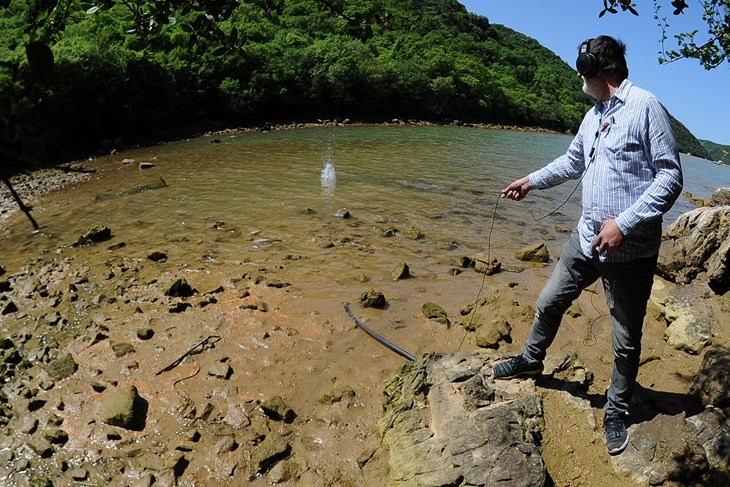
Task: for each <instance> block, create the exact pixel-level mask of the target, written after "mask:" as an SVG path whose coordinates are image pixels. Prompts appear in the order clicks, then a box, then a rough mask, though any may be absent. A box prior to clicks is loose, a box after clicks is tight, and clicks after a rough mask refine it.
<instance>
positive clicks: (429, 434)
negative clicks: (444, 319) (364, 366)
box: [378, 352, 547, 487]
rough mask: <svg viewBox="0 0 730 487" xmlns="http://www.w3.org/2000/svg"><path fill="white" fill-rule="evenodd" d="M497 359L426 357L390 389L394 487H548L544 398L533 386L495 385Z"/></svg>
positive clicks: (388, 438)
mask: <svg viewBox="0 0 730 487" xmlns="http://www.w3.org/2000/svg"><path fill="white" fill-rule="evenodd" d="M497 359H498V356H497V355H492V354H467V353H463V352H455V353H449V354H429V355H424V356H423V357H421V358H420V359H419V360H417V361H415V362H409V363H408V364H405V365H404V366H402V367H401V368H400V369H399V370H398V372H396V373H395V374H394V375H393V376H392V377H391V378H390V379H389V380H388V381H387V382H386V385H385V401H384V415H383V417H382V418H381V419H380V421H379V422H378V430H379V433H380V435H381V438H382V443H383V444H384V446H385V447H386V448H387V450H388V455H389V461H390V482H389V485H418V486H423V487H428V486H443V485H510V486H535V487H538V486H539V487H542V486H543V485H545V482H546V479H547V470H546V468H545V463H544V461H543V459H542V456H541V455H540V450H539V448H538V446H537V443H538V438H539V437H540V431H541V429H542V425H543V415H542V403H541V400H540V396H539V395H538V393H537V391H536V389H535V385H534V382H533V381H531V380H519V381H494V380H493V379H492V378H491V369H492V366H493V363H494V362H496V360H497Z"/></svg>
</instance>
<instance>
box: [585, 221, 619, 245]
mask: <svg viewBox="0 0 730 487" xmlns="http://www.w3.org/2000/svg"><path fill="white" fill-rule="evenodd" d="M623 241H624V234H623V233H621V230H619V228H618V225H616V220H614V219H613V218H611V219H610V220H606V221H605V222H603V224H602V225H601V231H600V232H598V235H596V238H595V239H594V240H593V242H592V243H591V249H593V250H595V251H597V252H598V253H599V254H602V253H604V252H607V253H609V254H610V253H611V252H614V251H615V250H616V249H618V248H619V247H620V246H621V243H622V242H623Z"/></svg>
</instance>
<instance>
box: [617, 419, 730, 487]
mask: <svg viewBox="0 0 730 487" xmlns="http://www.w3.org/2000/svg"><path fill="white" fill-rule="evenodd" d="M629 436H630V444H629V447H628V448H627V449H626V450H625V451H624V453H622V454H621V455H618V456H614V457H611V458H612V461H613V467H614V469H615V470H616V471H618V472H621V473H624V474H627V475H629V476H630V477H631V478H632V479H633V480H634V482H635V483H636V484H639V485H647V484H648V485H728V484H727V481H728V480H730V469H729V468H728V467H730V460H728V459H729V458H730V428H728V426H727V424H725V418H724V416H723V414H722V413H721V412H719V411H717V410H715V409H705V410H704V411H702V412H701V413H700V414H697V415H695V416H691V417H689V418H685V417H684V414H680V415H674V416H669V415H663V414H660V415H658V416H657V417H655V418H654V419H652V420H651V421H647V422H645V423H641V424H637V425H634V426H632V427H630V428H629Z"/></svg>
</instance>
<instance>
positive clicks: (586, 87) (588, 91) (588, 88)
mask: <svg viewBox="0 0 730 487" xmlns="http://www.w3.org/2000/svg"><path fill="white" fill-rule="evenodd" d="M581 78H582V79H583V93H585V94H586V95H588V96H590V97H593V98H595V99H598V98H599V96H598V95H597V94H596V93H595V92H594V91H593V89H592V88H591V85H589V84H588V78H586V77H585V76H581Z"/></svg>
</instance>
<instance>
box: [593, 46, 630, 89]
mask: <svg viewBox="0 0 730 487" xmlns="http://www.w3.org/2000/svg"><path fill="white" fill-rule="evenodd" d="M590 52H591V54H593V55H594V56H596V60H597V61H598V65H599V66H600V68H601V71H603V72H604V73H606V74H608V75H609V76H611V77H612V78H614V79H615V80H616V81H619V82H620V81H623V80H625V79H626V78H628V77H629V68H628V66H626V44H624V43H623V42H621V41H619V40H616V39H614V38H613V37H610V36H598V37H596V38H595V39H592V40H591V45H590Z"/></svg>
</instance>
